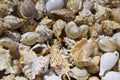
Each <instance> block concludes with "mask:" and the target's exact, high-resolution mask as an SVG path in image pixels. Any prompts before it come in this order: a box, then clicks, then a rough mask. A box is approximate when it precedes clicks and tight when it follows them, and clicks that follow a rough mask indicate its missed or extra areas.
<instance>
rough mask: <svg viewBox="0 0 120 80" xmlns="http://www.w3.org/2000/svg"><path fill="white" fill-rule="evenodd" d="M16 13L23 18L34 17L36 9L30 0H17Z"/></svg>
mask: <svg viewBox="0 0 120 80" xmlns="http://www.w3.org/2000/svg"><path fill="white" fill-rule="evenodd" d="M18 15H19V16H20V17H22V18H25V19H34V18H36V15H37V11H36V9H35V5H34V3H33V2H32V0H24V1H19V4H18Z"/></svg>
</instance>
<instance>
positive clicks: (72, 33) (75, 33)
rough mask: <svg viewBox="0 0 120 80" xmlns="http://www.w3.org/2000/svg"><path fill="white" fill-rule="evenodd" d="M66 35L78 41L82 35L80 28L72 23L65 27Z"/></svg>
mask: <svg viewBox="0 0 120 80" xmlns="http://www.w3.org/2000/svg"><path fill="white" fill-rule="evenodd" d="M65 33H66V35H67V36H68V37H69V38H72V39H76V38H79V37H80V35H81V32H80V28H79V27H77V25H76V24H75V23H74V22H73V21H71V22H69V23H68V24H67V25H66V27H65Z"/></svg>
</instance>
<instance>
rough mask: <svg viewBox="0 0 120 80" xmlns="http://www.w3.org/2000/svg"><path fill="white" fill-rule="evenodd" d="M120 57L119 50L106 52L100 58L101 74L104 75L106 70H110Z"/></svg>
mask: <svg viewBox="0 0 120 80" xmlns="http://www.w3.org/2000/svg"><path fill="white" fill-rule="evenodd" d="M118 58H119V52H117V51H115V52H108V53H104V54H103V55H102V56H101V59H100V73H99V75H100V76H101V77H103V76H104V75H105V72H106V71H108V70H110V69H111V68H112V67H113V66H114V65H115V64H116V62H117V60H118Z"/></svg>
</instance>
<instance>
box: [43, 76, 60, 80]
mask: <svg viewBox="0 0 120 80" xmlns="http://www.w3.org/2000/svg"><path fill="white" fill-rule="evenodd" d="M43 80H62V79H61V78H60V77H58V76H56V75H50V76H47V75H45V76H44V78H43Z"/></svg>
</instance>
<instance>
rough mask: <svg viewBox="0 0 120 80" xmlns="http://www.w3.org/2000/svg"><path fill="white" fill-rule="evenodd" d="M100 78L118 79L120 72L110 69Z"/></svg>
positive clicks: (104, 79)
mask: <svg viewBox="0 0 120 80" xmlns="http://www.w3.org/2000/svg"><path fill="white" fill-rule="evenodd" d="M102 80H120V73H118V72H114V71H110V72H108V73H106V75H105V77H102Z"/></svg>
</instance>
